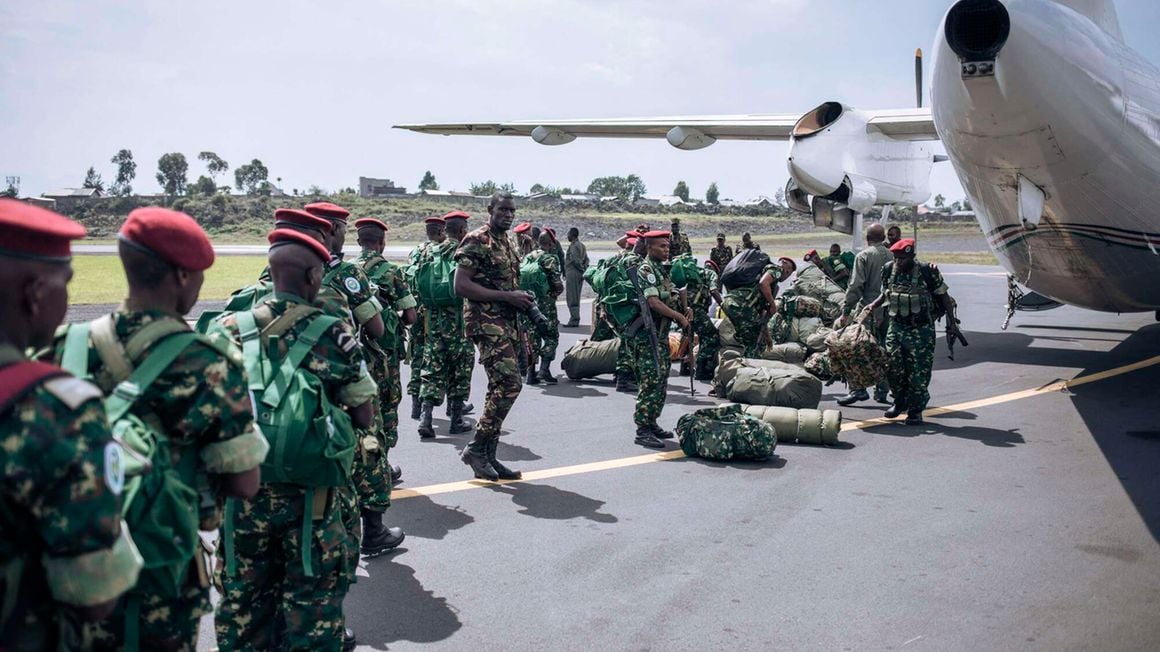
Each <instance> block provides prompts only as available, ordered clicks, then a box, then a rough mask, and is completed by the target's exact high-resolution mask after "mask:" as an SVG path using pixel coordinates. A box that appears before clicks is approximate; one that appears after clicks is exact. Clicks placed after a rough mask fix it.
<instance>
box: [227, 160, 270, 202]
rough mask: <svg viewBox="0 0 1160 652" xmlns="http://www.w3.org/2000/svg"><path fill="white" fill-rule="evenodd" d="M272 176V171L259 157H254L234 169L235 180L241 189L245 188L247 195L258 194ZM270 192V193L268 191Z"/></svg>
mask: <svg viewBox="0 0 1160 652" xmlns="http://www.w3.org/2000/svg"><path fill="white" fill-rule="evenodd" d="M269 177H270V171H269V170H267V169H266V166H265V165H263V164H262V162H261V161H259V160H258V159H254V160H252V161H250V162H249V163H247V164H245V165H239V166H238V167H237V168H235V169H234V181H236V182H237V183H236V186H237V188H238V189H239V190H244V191H245V192H246V194H247V195H257V194H259V193H260V192H261V190H262V184H267V185H268V183H269V182H268V181H267V179H269ZM267 194H269V193H267Z"/></svg>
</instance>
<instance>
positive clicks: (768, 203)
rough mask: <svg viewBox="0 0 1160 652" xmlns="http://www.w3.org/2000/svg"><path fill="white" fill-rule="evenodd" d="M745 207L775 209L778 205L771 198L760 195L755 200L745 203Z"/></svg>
mask: <svg viewBox="0 0 1160 652" xmlns="http://www.w3.org/2000/svg"><path fill="white" fill-rule="evenodd" d="M745 205H746V206H751V207H754V208H773V207H774V206H775V205H776V204H775V202H774V201H773V200H772V199H770V198H769V197H766V196H765V195H758V196H756V197H754V198H753V199H750V200H749V201H747V202H745Z"/></svg>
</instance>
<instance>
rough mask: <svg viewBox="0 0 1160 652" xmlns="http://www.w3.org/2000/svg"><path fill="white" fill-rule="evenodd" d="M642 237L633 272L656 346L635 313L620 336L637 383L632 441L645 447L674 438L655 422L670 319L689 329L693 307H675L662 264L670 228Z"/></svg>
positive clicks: (664, 380) (663, 387)
mask: <svg viewBox="0 0 1160 652" xmlns="http://www.w3.org/2000/svg"><path fill="white" fill-rule="evenodd" d="M641 239H643V240H644V241H645V242H646V243H647V244H646V256H645V258H644V260H642V261H641V263H640V265H638V266H637V268H636V276H637V280H638V283H639V288H640V292H641V294H643V296H644V298H645V300H646V301H647V303H648V307H649V310H651V311H652V321H653V325H654V328H655V329H656V332H655V333H654V335H655V337H656V348H655V349H654V348H653V343H652V342H653V340H652V339H651V338H650V337H649V332H648V327H647V326H646V325H645V322H644V319H643V316H641V317H637V319H636V322H634V323H632V324H630V325H629V326H628V328H627V329H625V332H624V333H623V334H622V338H623V339H624V343H625V345H626V348H627V349H628V356H629V359H630V360H631V362H632V366H633V368H634V369H636V372H637V377H638V380H639V383H640V389H639V390H638V391H637V394H636V410H635V411H634V412H633V415H632V420H633V423H635V424H636V439H635V442H636V443H637V444H639V445H641V446H645V447H646V448H664V447H665V443H664V442H663V441H661V440H662V439H672V438H673V433H671V432H669V431H667V430H664V429H663V428H661V427H660V425H659V424H657V419H658V418H659V417H660V415H661V410H662V409H663V408H664V406H665V396H666V395H667V392H668V382H669V367H670V362H669V338H668V333H669V323H670V322H671V321H675V322H677V324H679V325H680V327H681V328H682V329H688V328H689V320H690V318H691V317H692V311H691V310H686V311H685V312H684V313H681V312H679V311H678V310H679V308H680V299H679V296H678V294H677V291H676V288H674V287H673V282H672V280H671V279H669V274H668V269H667V267H666V266H665V265H664V262H665V261H667V260H668V258H669V232H668V231H649V232H648V233H645V234H643V235H642V238H641ZM658 361H659V363H660V366H659V367H658V365H657V363H658Z"/></svg>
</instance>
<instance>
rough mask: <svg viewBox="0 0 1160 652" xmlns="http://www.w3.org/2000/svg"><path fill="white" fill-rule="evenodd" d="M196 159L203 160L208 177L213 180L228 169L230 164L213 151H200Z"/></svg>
mask: <svg viewBox="0 0 1160 652" xmlns="http://www.w3.org/2000/svg"><path fill="white" fill-rule="evenodd" d="M197 160H199V161H205V170H206V172H209V177H210V179H211V180H213V181H215V182H216V181H217V177H218V175H219V174H221V173H223V172H225V171H226V170H228V169H230V164H229V163H226V162H225V161H224V160H222V157H220V156H218V155H217V154H215V153H213V152H202V153H201V154H198V155H197Z"/></svg>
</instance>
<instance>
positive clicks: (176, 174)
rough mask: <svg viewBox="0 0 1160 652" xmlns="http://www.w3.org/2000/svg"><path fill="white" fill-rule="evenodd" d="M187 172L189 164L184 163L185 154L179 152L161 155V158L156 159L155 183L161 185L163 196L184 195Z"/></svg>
mask: <svg viewBox="0 0 1160 652" xmlns="http://www.w3.org/2000/svg"><path fill="white" fill-rule="evenodd" d="M188 171H189V163H187V162H186V161H185V154H182V153H181V152H170V153H169V154H162V155H161V158H159V159H157V183H159V184H161V188H162V189H163V190H164V191H165V194H166V195H168V196H170V197H176V196H177V195H181V194H184V193H185V185H186V183H187V181H186V178H185V173H186V172H188Z"/></svg>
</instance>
